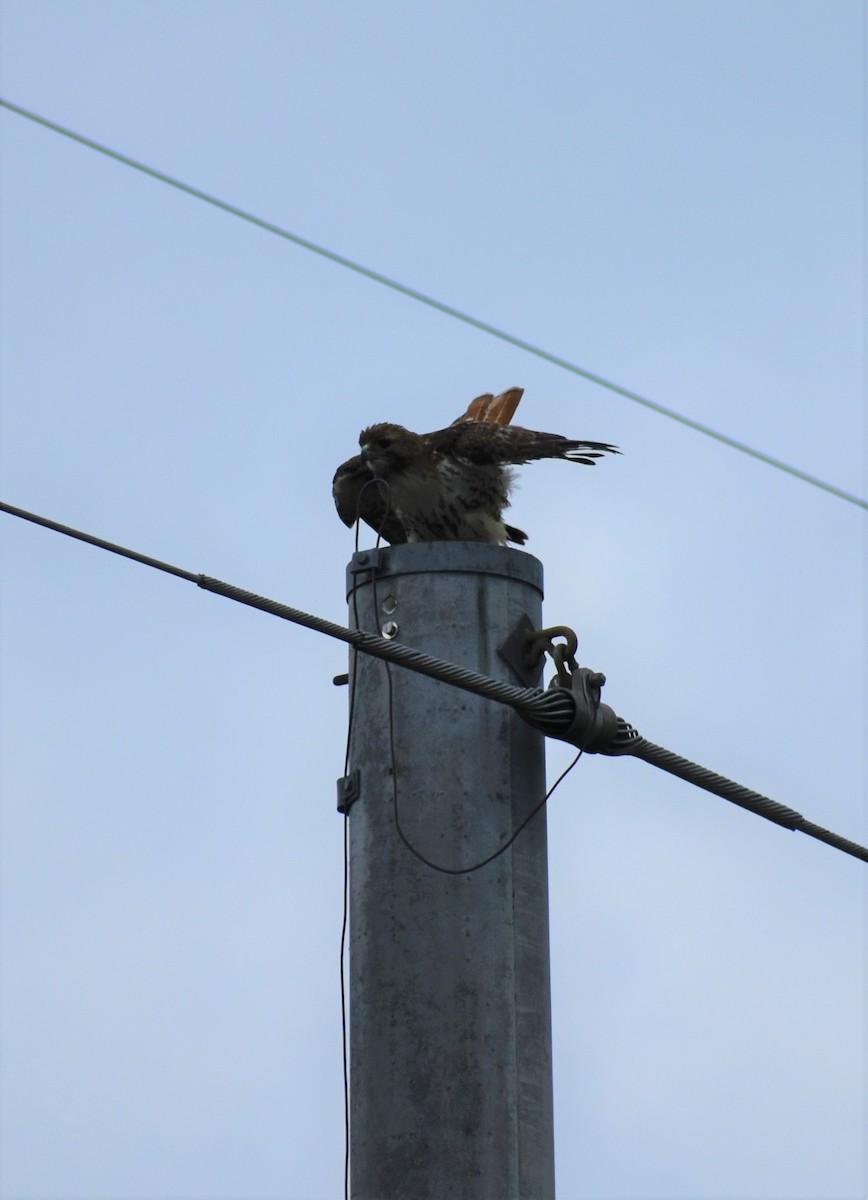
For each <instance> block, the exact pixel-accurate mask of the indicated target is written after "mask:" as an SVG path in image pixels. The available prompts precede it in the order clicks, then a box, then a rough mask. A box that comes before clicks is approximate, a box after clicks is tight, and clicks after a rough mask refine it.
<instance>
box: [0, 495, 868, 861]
mask: <svg viewBox="0 0 868 1200" xmlns="http://www.w3.org/2000/svg"><path fill="white" fill-rule="evenodd" d="M0 511H2V512H6V513H9V514H10V515H11V516H16V517H22V518H23V519H24V520H27V521H33V522H34V523H35V524H37V525H42V526H44V527H45V528H46V529H52V530H54V531H55V532H57V533H63V534H65V535H66V536H67V537H73V538H77V539H78V540H79V541H83V542H88V543H90V544H91V545H93V546H97V547H98V548H99V549H101V550H109V551H110V552H111V553H112V554H120V555H122V556H123V557H125V558H130V559H133V560H134V561H135V562H140V563H143V564H144V565H145V566H148V567H154V568H156V569H157V570H159V571H166V572H168V573H169V574H171V575H176V576H178V577H179V578H181V579H185V580H187V581H189V582H191V583H196V584H197V585H198V586H199V587H200V588H203V589H204V590H205V591H208V592H214V593H215V594H216V595H219V596H225V597H227V598H228V599H230V600H236V601H238V603H240V604H246V605H247V606H248V607H250V608H257V609H259V610H260V611H262V612H267V613H270V614H271V615H272V616H275V617H281V618H282V619H283V620H285V621H292V622H293V623H294V624H296V625H302V626H304V627H305V628H307V629H313V630H314V631H315V632H317V633H324V634H326V635H327V636H328V637H333V638H337V639H338V640H339V641H342V642H346V643H348V644H349V645H350V646H354V647H355V648H356V649H357V650H360V651H362V652H363V653H365V654H371V655H373V656H374V657H375V658H384V659H386V660H387V661H389V662H394V663H398V664H399V665H400V666H403V667H407V668H408V669H409V670H411V671H417V672H418V673H419V674H421V675H428V676H430V677H431V678H432V679H438V680H440V682H441V683H449V684H452V685H453V686H454V687H459V688H463V689H464V690H465V691H468V692H473V693H474V694H475V695H477V696H485V697H487V698H488V699H489V700H495V701H497V702H498V703H500V704H507V705H509V706H510V707H511V708H514V709H515V710H516V712H518V713H519V715H520V716H522V717H523V718H524V719H525V720H527V721H528V722H529V724H531V725H533V726H535V727H536V728H537V729H539V730H540V731H541V732H543V733H544V734H546V736H548V737H554V738H562V737H563V735H564V734H565V733H567V732H568V731H569V730H570V729H571V727H572V725H573V722H574V720H575V717H576V705H575V701H574V699H573V697H572V694H571V693H570V692H568V691H567V690H566V689H565V688H563V687H557V688H549V689H547V690H545V691H543V690H541V689H539V688H522V687H515V686H514V685H512V684H509V683H501V682H500V681H499V680H496V679H489V678H488V676H487V675H480V674H479V673H478V672H477V671H469V670H467V668H466V667H459V666H456V665H455V664H454V663H449V662H444V661H443V660H442V659H439V658H434V657H432V656H431V655H430V654H422V653H421V651H419V650H413V649H412V648H411V647H410V646H403V645H401V644H400V643H395V642H391V641H389V640H388V639H387V638H382V637H379V636H378V635H377V634H374V633H366V632H364V631H363V630H358V629H348V628H346V626H344V625H338V624H336V623H335V622H334V621H329V620H327V619H326V618H325V617H317V616H314V615H313V614H312V613H306V612H304V611H303V610H301V609H299V608H293V607H291V606H290V605H288V604H281V603H279V602H278V601H277V600H269V599H267V598H266V597H265V596H258V595H257V594H256V593H255V592H248V591H246V590H245V589H244V588H239V587H235V585H234V584H231V583H224V582H223V581H222V580H220V579H213V578H212V577H211V576H209V575H195V574H194V573H193V572H192V571H186V570H184V569H183V568H182V567H175V566H172V565H171V564H170V563H166V562H162V561H160V560H159V559H156V558H151V557H150V556H148V555H145V554H140V553H139V552H138V551H136V550H129V549H127V548H126V547H124V546H119V545H117V544H116V543H114V542H107V541H105V540H104V539H103V538H98V537H94V536H93V535H92V534H88V533H82V532H81V530H78V529H73V528H72V527H71V526H69V525H61V524H60V523H59V522H57V521H52V520H50V519H49V518H47V517H39V516H36V514H35V513H31V512H27V511H26V510H24V509H21V508H15V507H14V506H13V505H11V504H5V503H4V502H3V501H0ZM601 752H602V753H604V754H607V755H627V754H629V755H632V756H633V757H635V758H641V759H643V760H644V761H645V762H649V763H651V764H652V765H653V766H656V767H660V768H661V769H662V770H664V771H668V772H669V773H670V774H671V775H677V776H679V778H681V779H685V780H686V781H687V782H688V783H693V784H695V785H696V786H697V787H701V788H704V789H705V791H708V792H712V793H713V794H714V795H716V796H721V797H723V799H724V800H729V801H730V802H731V803H733V804H737V805H739V807H741V808H746V809H748V810H749V811H750V812H753V813H756V814H757V815H758V816H761V817H765V818H766V820H768V821H773V822H774V823H775V824H777V825H782V826H783V827H784V828H785V829H794V830H799V832H801V833H804V834H807V835H808V836H809V837H813V838H816V839H817V840H818V841H821V842H825V843H826V844H827V845H829V846H832V847H833V848H834V849H836V850H841V851H843V852H844V853H845V854H850V855H852V856H853V857H854V858H858V859H861V860H862V861H863V862H868V849H866V847H865V846H860V845H859V844H858V843H857V842H852V841H850V840H849V839H848V838H843V837H841V836H839V835H838V834H836V833H833V832H831V831H830V830H828V829H824V828H823V826H822V825H816V824H815V823H814V822H813V821H808V820H807V819H806V818H805V817H803V816H802V814H801V813H798V812H796V811H795V810H794V809H792V808H787V807H786V806H785V805H783V804H778V802H777V801H775V800H770V799H769V797H768V796H763V795H761V794H760V793H759V792H754V791H752V790H751V789H750V788H746V787H743V786H742V785H741V784H739V783H735V782H733V780H731V779H727V778H726V777H725V776H723V775H718V774H716V773H715V772H714V771H709V770H708V769H707V768H705V767H700V766H699V765H698V764H697V763H694V762H691V761H690V760H689V759H687V758H682V757H681V756H680V755H679V754H674V753H673V752H672V751H671V750H666V749H664V748H663V747H662V746H657V745H655V744H654V743H653V742H649V741H648V740H647V739H646V738H644V737H642V736H641V735H640V734H639V733H637V731H636V730H635V729H634V728H633V727H632V725H630V724H629V723H628V722H627V721H625V720H623V718H620V717H619V718H618V720H617V732H616V733H615V736H614V738H613V739H612V742H611V743H610V745H609V746H607V747H606V748H605V749H601Z"/></svg>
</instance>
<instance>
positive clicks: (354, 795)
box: [337, 767, 362, 816]
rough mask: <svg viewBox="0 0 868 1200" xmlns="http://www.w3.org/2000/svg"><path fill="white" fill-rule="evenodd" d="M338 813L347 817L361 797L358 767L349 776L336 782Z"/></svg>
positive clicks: (342, 777) (343, 776)
mask: <svg viewBox="0 0 868 1200" xmlns="http://www.w3.org/2000/svg"><path fill="white" fill-rule="evenodd" d="M337 786H338V812H339V813H341V814H342V815H343V816H347V814H348V813H349V811H350V809H351V808H352V806H353V805H354V804H355V802H356V801H357V800H358V798H359V796H360V795H361V790H362V783H361V775H360V774H359V769H358V767H357V768H356V769H355V771H350V773H349V775H342V776H341V778H340V779H339V780H338V783H337Z"/></svg>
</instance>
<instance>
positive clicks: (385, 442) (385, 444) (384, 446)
mask: <svg viewBox="0 0 868 1200" xmlns="http://www.w3.org/2000/svg"><path fill="white" fill-rule="evenodd" d="M391 444H392V439H391V438H390V437H378V438H377V439H376V442H375V445H376V446H377V447H378V448H379V449H380V450H388V449H389V447H390V446H391Z"/></svg>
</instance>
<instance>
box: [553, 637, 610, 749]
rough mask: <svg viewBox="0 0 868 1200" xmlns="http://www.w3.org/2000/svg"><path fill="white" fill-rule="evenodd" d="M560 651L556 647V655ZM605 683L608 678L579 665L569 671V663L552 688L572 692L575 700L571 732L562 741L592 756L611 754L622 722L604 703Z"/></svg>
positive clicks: (562, 667) (559, 735) (555, 679)
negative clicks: (602, 698) (602, 697)
mask: <svg viewBox="0 0 868 1200" xmlns="http://www.w3.org/2000/svg"><path fill="white" fill-rule="evenodd" d="M560 649H562V648H561V647H556V651H557V650H560ZM605 682H606V676H605V675H603V674H602V672H600V671H592V670H591V669H590V667H580V666H578V665H576V666H575V667H574V668H571V669H568V668H567V666H566V665H565V663H563V662H562V663H561V665H560V667H559V669H558V674H557V675H556V676H555V677H554V679H552V681H551V683H550V684H549V688H560V689H561V690H562V691H568V692H569V693H570V694H571V695H572V697H573V704H574V706H575V712H574V714H573V720H572V724H571V725H570V726H569V728H567V729H566V730H564V732H563V733H559V734H558V738H559V740H560V741H564V742H570V743H571V744H572V745H573V746H578V747H579V749H580V750H584V751H586V752H587V753H588V754H606V753H610V752H611V747H612V745H613V743H614V741H615V739H616V738H617V736H618V732H619V726H620V724H621V722H620V720H619V718H618V716H617V714H616V713H615V711H614V709H612V708H610V707H609V705H608V704H603V703H602V700H601V695H602V689H603V685H604V684H605Z"/></svg>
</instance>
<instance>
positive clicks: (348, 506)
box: [332, 388, 524, 545]
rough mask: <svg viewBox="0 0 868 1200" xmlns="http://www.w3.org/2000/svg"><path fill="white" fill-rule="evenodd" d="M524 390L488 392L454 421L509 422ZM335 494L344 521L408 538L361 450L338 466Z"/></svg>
mask: <svg viewBox="0 0 868 1200" xmlns="http://www.w3.org/2000/svg"><path fill="white" fill-rule="evenodd" d="M523 394H524V389H523V388H508V389H507V391H505V392H501V393H500V395H499V396H494V395H492V393H491V392H485V393H483V395H481V396H477V397H476V399H475V400H471V401H470V403H469V404H468V406H467V410H466V411H465V412H463V413H462V414H461V416H460V417H456V418H455V420H454V421H453V422H452V424H453V425H457V424H458V423H459V422H460V421H485V422H492V423H494V424H497V425H508V424H509V423H510V421H511V420H512V418H513V416H514V415H515V410H516V409H517V408H518V405H519V401H520V400H521V398H522V395H523ZM332 495H333V496H334V500H335V508H336V509H337V510H338V516H339V517H340V519H341V520H342V521H343V523H344V524H345V525H350V526H352V525H354V524H355V523H356V521H358V520H362V521H364V522H365V524H367V525H370V527H371V528H372V529H373V530H374V531H375V533H378V534H379V535H380V536H381V537H382V538H384V539H385V540H386V541H387V542H391V543H392V544H393V545H397V544H399V543H401V542H406V541H407V532H406V530H405V529H404V526H403V524H402V523H401V519H400V517H398V515H397V514H396V512H395V509H394V506H393V505H392V503H391V502H390V499H389V491H388V488H387V487H386V485H385V484H384V483H381V484H375V483H374V473H373V471H372V470H371V468H370V466H369V465H368V463H367V462H366V461H365V459H364V458H363V457H362V455H361V454H356V455H354V456H353V457H352V458H350V459H347V461H346V462H345V463H342V464H341V465H340V466H339V467H338V469H337V471H336V472H335V477H334V480H333V481H332ZM516 532H518V531H516Z"/></svg>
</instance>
